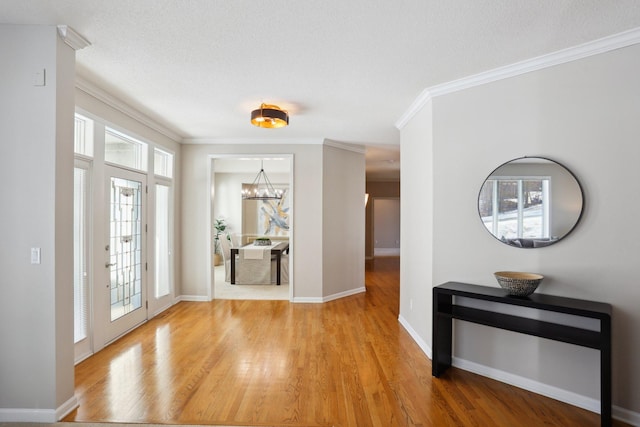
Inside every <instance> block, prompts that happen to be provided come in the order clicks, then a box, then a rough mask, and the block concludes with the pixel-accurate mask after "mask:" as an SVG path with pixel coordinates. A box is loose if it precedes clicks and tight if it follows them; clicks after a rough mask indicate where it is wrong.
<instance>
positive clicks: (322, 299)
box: [293, 286, 367, 304]
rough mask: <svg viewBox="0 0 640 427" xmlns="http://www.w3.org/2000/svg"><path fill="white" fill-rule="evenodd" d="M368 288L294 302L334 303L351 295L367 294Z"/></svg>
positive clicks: (294, 300)
mask: <svg viewBox="0 0 640 427" xmlns="http://www.w3.org/2000/svg"><path fill="white" fill-rule="evenodd" d="M366 291H367V288H365V287H364V286H362V287H360V288H356V289H350V290H348V291H344V292H338V293H337V294H333V295H329V296H326V297H295V298H293V302H295V303H313V304H322V303H324V302H328V301H333V300H336V299H340V298H344V297H348V296H350V295H355V294H360V293H362V292H366Z"/></svg>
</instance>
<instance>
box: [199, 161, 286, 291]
mask: <svg viewBox="0 0 640 427" xmlns="http://www.w3.org/2000/svg"><path fill="white" fill-rule="evenodd" d="M274 157H282V158H284V159H288V160H289V192H290V195H289V197H290V199H289V203H290V206H291V207H292V209H291V210H292V215H291V216H290V218H289V227H290V229H289V302H292V301H293V298H294V294H295V293H294V282H295V279H294V278H295V271H294V266H293V264H294V262H293V260H294V252H295V246H294V244H293V242H294V233H295V212H296V209H295V196H294V195H295V181H294V154H293V153H284V154H283V153H230V154H210V155H209V156H208V164H207V178H208V182H209V203H207V210H206V218H207V223H206V227H205V230H206V232H207V236H211V238H210V239H209V244H208V245H207V259H208V260H213V254H214V249H215V247H214V243H213V225H212V224H213V221H214V220H215V218H213V206H214V203H215V191H214V184H215V170H214V167H213V163H214V160H216V159H241V158H251V159H258V160H259V159H261V158H262V159H267V158H274ZM256 172H257V171H256ZM238 197H240V194H238ZM209 266H210V267H209V268H208V269H207V272H206V277H207V284H208V285H207V296H206V298H207V301H211V300H213V299H215V291H214V289H215V274H214V265H213V262H212V261H210V262H209Z"/></svg>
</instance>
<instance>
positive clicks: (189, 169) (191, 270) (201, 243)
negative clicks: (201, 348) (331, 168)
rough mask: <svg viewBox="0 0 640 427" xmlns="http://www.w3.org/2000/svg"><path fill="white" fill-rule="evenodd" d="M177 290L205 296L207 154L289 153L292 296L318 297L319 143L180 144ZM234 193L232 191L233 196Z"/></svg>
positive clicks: (208, 265)
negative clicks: (291, 161)
mask: <svg viewBox="0 0 640 427" xmlns="http://www.w3.org/2000/svg"><path fill="white" fill-rule="evenodd" d="M182 154H183V156H182V165H183V168H182V183H183V193H182V195H183V197H182V239H183V253H182V272H183V274H182V281H181V282H182V295H183V296H186V297H193V298H200V299H202V298H205V299H206V298H207V297H211V295H212V291H211V289H209V288H208V286H209V285H210V283H211V261H210V260H211V243H210V242H211V236H212V235H213V234H212V232H211V224H210V212H211V206H210V201H211V196H212V195H211V184H210V182H211V177H210V173H211V171H210V169H211V156H216V155H224V154H292V155H293V156H294V165H293V174H294V179H293V185H294V192H293V197H292V199H291V202H292V203H293V211H294V212H295V213H294V218H293V221H294V223H293V224H292V228H293V230H294V234H293V239H292V240H291V241H290V243H291V247H292V251H294V256H293V261H294V268H293V271H294V274H295V277H294V280H295V283H294V299H300V298H302V299H306V298H308V299H314V298H321V296H322V267H321V264H320V263H319V262H318V260H319V259H321V258H322V245H321V244H320V243H319V242H321V240H322V199H321V198H319V197H318V194H322V190H321V189H322V145H320V144H318V145H286V144H285V145H278V144H269V145H261V144H257V145H250V144H206V145H204V144H202V145H200V144H185V145H183V147H182ZM239 197H240V196H238V198H239Z"/></svg>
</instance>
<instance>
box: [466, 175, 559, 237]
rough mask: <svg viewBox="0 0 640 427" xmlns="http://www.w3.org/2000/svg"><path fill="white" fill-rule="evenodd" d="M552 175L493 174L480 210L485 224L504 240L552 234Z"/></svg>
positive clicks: (488, 180) (482, 196)
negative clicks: (550, 190) (512, 175)
mask: <svg viewBox="0 0 640 427" xmlns="http://www.w3.org/2000/svg"><path fill="white" fill-rule="evenodd" d="M550 182H551V179H550V177H521V176H519V177H501V176H492V177H489V179H487V180H486V181H485V183H484V185H483V186H482V190H481V191H480V197H479V205H478V207H479V210H480V216H481V217H482V222H483V223H484V225H485V227H487V229H488V230H489V231H490V232H491V233H492V234H493V235H494V236H496V237H498V238H499V239H502V240H508V239H519V238H533V239H543V238H549V237H550V232H549V230H550V222H551V218H550V214H549V212H550V201H551V198H550V197H549V189H550Z"/></svg>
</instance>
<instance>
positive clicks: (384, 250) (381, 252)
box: [373, 248, 400, 257]
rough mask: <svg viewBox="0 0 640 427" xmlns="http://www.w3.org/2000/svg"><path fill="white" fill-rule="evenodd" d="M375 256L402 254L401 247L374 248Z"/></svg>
mask: <svg viewBox="0 0 640 427" xmlns="http://www.w3.org/2000/svg"><path fill="white" fill-rule="evenodd" d="M373 256H374V257H377V256H400V248H373Z"/></svg>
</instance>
